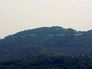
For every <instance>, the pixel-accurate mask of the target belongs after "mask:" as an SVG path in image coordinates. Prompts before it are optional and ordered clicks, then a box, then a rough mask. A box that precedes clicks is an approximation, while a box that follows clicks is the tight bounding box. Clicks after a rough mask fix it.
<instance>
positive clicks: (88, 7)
mask: <svg viewBox="0 0 92 69" xmlns="http://www.w3.org/2000/svg"><path fill="white" fill-rule="evenodd" d="M55 25H58V26H63V27H65V28H69V27H71V28H74V29H76V30H89V29H92V0H0V37H5V36H7V35H9V34H14V33H16V32H18V31H21V30H24V29H30V28H31V29H32V28H37V27H43V26H55Z"/></svg>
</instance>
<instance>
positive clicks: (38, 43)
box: [0, 26, 92, 60]
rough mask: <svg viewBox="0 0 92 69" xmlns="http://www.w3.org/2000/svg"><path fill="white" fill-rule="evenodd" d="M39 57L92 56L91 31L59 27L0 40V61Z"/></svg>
mask: <svg viewBox="0 0 92 69" xmlns="http://www.w3.org/2000/svg"><path fill="white" fill-rule="evenodd" d="M39 55H49V56H52V55H53V56H56V55H69V56H75V55H88V56H91V55H92V30H89V31H76V30H74V29H72V28H68V29H65V28H63V27H59V26H53V27H41V28H35V29H29V30H25V31H21V32H17V33H16V34H13V35H9V36H7V37H5V38H4V39H1V40H0V60H10V59H21V58H25V57H33V56H39Z"/></svg>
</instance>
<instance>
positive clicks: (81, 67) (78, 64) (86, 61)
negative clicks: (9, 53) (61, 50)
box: [0, 56, 92, 69]
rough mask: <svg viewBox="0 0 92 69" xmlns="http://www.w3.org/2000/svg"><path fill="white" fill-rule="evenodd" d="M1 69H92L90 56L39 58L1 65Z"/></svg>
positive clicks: (13, 61)
mask: <svg viewBox="0 0 92 69" xmlns="http://www.w3.org/2000/svg"><path fill="white" fill-rule="evenodd" d="M0 69H92V57H91V56H90V57H88V56H72V57H70V56H52V57H50V56H37V57H31V58H28V57H27V58H25V59H21V60H12V61H7V62H3V63H0Z"/></svg>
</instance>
